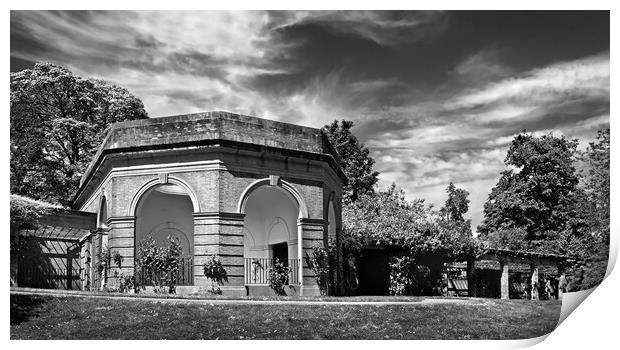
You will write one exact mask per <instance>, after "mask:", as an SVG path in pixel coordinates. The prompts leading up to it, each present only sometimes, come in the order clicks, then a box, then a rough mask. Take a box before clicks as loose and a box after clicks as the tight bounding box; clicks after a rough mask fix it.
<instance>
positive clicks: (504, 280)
mask: <svg viewBox="0 0 620 350" xmlns="http://www.w3.org/2000/svg"><path fill="white" fill-rule="evenodd" d="M481 260H493V261H497V262H499V265H500V270H501V277H500V290H501V298H502V299H508V298H509V282H508V276H509V273H510V265H517V264H518V265H529V274H530V281H531V283H530V285H531V294H530V295H531V298H532V299H533V300H536V299H538V298H539V296H538V289H537V287H536V286H537V284H538V270H539V267H541V266H552V267H555V268H556V269H557V273H558V275H559V281H560V288H559V289H558V299H560V300H561V299H562V293H563V287H564V286H565V284H566V275H565V269H566V266H567V265H569V264H571V263H573V262H575V261H576V260H577V259H576V258H574V257H571V256H567V255H558V254H546V253H536V252H527V251H516V250H508V249H486V250H485V251H484V252H483V253H482V254H479V255H478V256H476V257H475V258H473V257H472V258H471V259H470V260H468V261H467V280H468V294H469V296H476V284H477V283H476V264H475V262H476V261H481Z"/></svg>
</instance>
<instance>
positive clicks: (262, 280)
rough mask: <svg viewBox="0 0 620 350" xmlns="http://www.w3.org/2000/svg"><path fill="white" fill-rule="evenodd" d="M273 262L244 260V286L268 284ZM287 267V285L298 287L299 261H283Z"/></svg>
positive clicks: (266, 259)
mask: <svg viewBox="0 0 620 350" xmlns="http://www.w3.org/2000/svg"><path fill="white" fill-rule="evenodd" d="M274 262H275V260H274V259H268V258H245V259H244V275H245V284H269V269H270V268H273V265H274ZM284 262H285V266H287V267H288V269H289V272H288V280H287V281H286V284H287V285H298V284H300V283H299V264H300V260H299V259H287V260H284Z"/></svg>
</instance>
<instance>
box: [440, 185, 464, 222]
mask: <svg viewBox="0 0 620 350" xmlns="http://www.w3.org/2000/svg"><path fill="white" fill-rule="evenodd" d="M446 192H447V193H448V199H447V200H446V204H445V205H444V207H443V208H442V209H441V211H440V212H441V214H442V215H443V216H444V217H445V220H446V221H460V222H463V221H465V218H464V217H463V215H465V213H467V211H468V210H469V199H467V196H469V192H467V191H465V190H464V189H461V188H457V187H456V186H454V183H452V182H450V184H449V185H448V188H446Z"/></svg>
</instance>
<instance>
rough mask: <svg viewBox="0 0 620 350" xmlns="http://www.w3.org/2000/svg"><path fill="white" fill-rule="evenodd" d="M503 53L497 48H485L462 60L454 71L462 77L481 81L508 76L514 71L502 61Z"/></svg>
mask: <svg viewBox="0 0 620 350" xmlns="http://www.w3.org/2000/svg"><path fill="white" fill-rule="evenodd" d="M501 55H502V51H501V50H499V49H497V48H485V49H483V50H481V51H478V52H476V53H474V54H473V55H470V56H468V57H467V58H466V59H465V60H464V61H462V62H460V63H459V64H458V65H457V66H456V67H455V68H454V73H455V74H457V75H458V76H459V77H460V78H462V79H465V80H469V81H472V80H477V81H481V82H485V81H489V80H494V79H497V78H505V77H508V76H510V75H511V74H513V73H514V72H513V70H512V69H511V68H510V67H508V66H506V65H504V64H503V63H502V59H501Z"/></svg>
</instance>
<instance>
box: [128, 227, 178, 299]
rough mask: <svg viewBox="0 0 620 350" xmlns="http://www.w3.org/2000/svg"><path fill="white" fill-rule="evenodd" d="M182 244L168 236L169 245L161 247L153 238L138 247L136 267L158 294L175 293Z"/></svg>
mask: <svg viewBox="0 0 620 350" xmlns="http://www.w3.org/2000/svg"><path fill="white" fill-rule="evenodd" d="M182 250H183V249H182V248H181V244H180V243H179V242H178V240H177V239H174V238H172V237H171V236H168V244H167V246H165V247H160V246H158V245H157V244H156V243H155V240H154V239H153V237H152V236H148V237H147V238H145V239H144V240H143V241H142V242H141V243H140V245H139V247H138V259H137V260H136V265H137V269H138V271H141V272H142V273H144V275H145V276H144V277H145V278H146V280H147V281H149V282H151V284H152V285H153V288H154V289H155V292H156V293H166V287H167V293H175V292H176V286H175V285H176V277H177V274H178V271H179V263H180V260H181V254H182Z"/></svg>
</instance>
